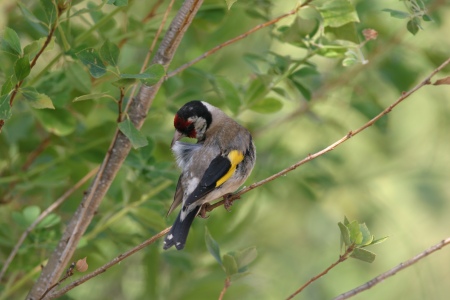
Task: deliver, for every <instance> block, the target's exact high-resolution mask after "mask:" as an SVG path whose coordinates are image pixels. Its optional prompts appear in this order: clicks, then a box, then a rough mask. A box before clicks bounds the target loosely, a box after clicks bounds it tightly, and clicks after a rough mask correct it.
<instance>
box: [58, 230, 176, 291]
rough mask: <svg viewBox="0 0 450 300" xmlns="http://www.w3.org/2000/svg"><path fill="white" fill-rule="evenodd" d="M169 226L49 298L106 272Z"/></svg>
mask: <svg viewBox="0 0 450 300" xmlns="http://www.w3.org/2000/svg"><path fill="white" fill-rule="evenodd" d="M170 228H172V227H168V228H166V229H164V230H163V231H161V232H159V233H158V234H156V235H154V236H152V237H151V238H149V239H148V240H146V241H145V242H143V243H141V244H140V245H138V246H136V247H134V248H132V249H130V250H128V251H127V252H125V253H122V254H120V255H119V256H117V257H116V258H114V259H113V260H111V261H110V262H108V263H107V264H104V265H103V266H101V267H100V268H98V269H96V270H95V271H93V272H92V273H89V274H87V275H85V276H83V277H81V278H80V279H78V280H75V281H73V282H72V283H70V284H69V285H67V286H65V287H64V288H62V289H60V290H58V291H56V292H54V293H52V294H50V299H53V298H56V297H61V296H62V295H64V294H65V293H67V292H68V291H70V290H71V289H73V288H75V287H77V286H79V285H80V284H82V283H84V282H86V281H88V280H89V279H91V278H94V277H95V276H97V275H99V274H101V273H104V272H106V270H108V269H109V268H111V267H112V266H114V265H116V264H118V263H120V262H121V261H122V260H124V259H125V258H127V257H129V256H131V255H133V254H134V253H136V252H138V251H139V250H141V249H143V248H145V247H147V246H148V245H151V244H153V243H154V242H156V240H158V239H159V238H161V237H163V236H164V235H166V234H167V233H168V232H169V231H170Z"/></svg>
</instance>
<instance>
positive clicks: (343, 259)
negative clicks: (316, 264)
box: [286, 244, 355, 300]
mask: <svg viewBox="0 0 450 300" xmlns="http://www.w3.org/2000/svg"><path fill="white" fill-rule="evenodd" d="M354 249H355V245H354V244H352V245H350V246H349V247H348V248H347V250H346V251H345V253H344V254H342V255H339V258H338V260H337V261H335V262H334V263H332V264H331V265H330V266H329V267H328V268H326V269H325V270H323V271H322V272H320V273H319V274H317V275H316V276H314V277H312V278H311V279H310V280H308V281H307V282H306V283H305V284H304V285H302V286H301V287H300V288H299V289H298V290H296V291H295V292H294V293H292V295H290V296H289V297H287V298H286V300H289V299H292V298H294V297H295V296H296V295H298V294H300V293H301V291H303V290H304V289H305V288H306V287H307V286H308V285H310V284H311V283H313V282H314V281H316V280H317V279H319V278H320V277H322V276H323V275H325V274H327V273H328V272H329V271H330V270H331V269H333V268H334V267H336V266H337V265H338V264H340V263H342V262H344V261H346V260H347V258H348V257H349V256H350V254H352V252H353V250H354Z"/></svg>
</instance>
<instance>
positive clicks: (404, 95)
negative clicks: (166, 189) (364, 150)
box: [207, 58, 450, 211]
mask: <svg viewBox="0 0 450 300" xmlns="http://www.w3.org/2000/svg"><path fill="white" fill-rule="evenodd" d="M449 63H450V58H448V59H447V60H446V61H445V62H443V63H442V64H441V65H440V66H439V67H437V68H436V69H435V70H433V72H431V74H430V75H428V76H427V77H426V78H425V79H424V80H422V82H420V83H419V84H418V85H416V86H415V87H413V88H412V89H411V90H409V91H408V92H404V93H402V95H401V96H400V97H399V98H398V99H397V101H395V102H394V103H393V104H391V105H390V106H389V107H387V108H386V109H385V110H383V111H382V112H381V113H379V114H378V115H377V116H376V117H374V118H373V119H372V120H370V121H369V122H367V123H366V124H364V125H363V126H361V127H360V128H358V129H356V130H353V131H349V132H348V133H347V134H346V135H345V136H344V137H342V138H341V139H339V140H338V141H336V142H334V143H333V144H331V145H330V146H328V147H326V148H324V149H322V150H320V151H318V152H316V153H314V154H309V155H308V156H307V157H306V158H304V159H302V160H301V161H299V162H297V163H295V164H293V165H292V166H290V167H288V168H286V169H284V170H282V171H280V172H278V173H276V174H274V175H272V176H269V177H267V178H266V179H263V180H261V181H259V182H256V183H253V184H252V185H250V186H248V187H246V188H243V189H242V190H240V191H239V192H237V193H236V194H234V195H233V196H231V197H229V198H228V199H227V200H228V201H230V202H233V201H235V200H237V199H239V198H240V196H241V195H243V194H245V193H247V192H249V191H251V190H253V189H255V188H257V187H259V186H261V185H263V184H266V183H268V182H270V181H272V180H274V179H277V178H278V177H280V176H283V175H285V174H287V173H289V172H291V171H293V170H295V169H297V168H298V167H299V166H301V165H303V164H305V163H307V162H309V161H311V160H313V159H315V158H317V157H319V156H321V155H323V154H325V153H328V152H330V151H332V150H334V149H335V148H336V147H337V146H339V145H341V144H342V143H344V142H345V141H347V140H349V139H350V138H351V137H353V136H355V135H357V134H358V133H360V132H361V131H363V130H365V129H367V128H368V127H370V126H372V125H373V124H374V123H375V122H376V121H378V120H379V119H381V118H382V117H383V116H385V115H387V114H388V113H390V112H391V111H392V109H394V108H395V107H396V106H397V105H399V104H400V103H401V102H402V101H403V100H405V99H406V98H408V97H409V96H411V95H412V94H413V93H415V92H416V91H417V90H419V89H420V88H422V87H423V86H425V85H429V84H430V83H431V82H430V80H431V78H432V77H433V76H434V75H436V73H438V72H440V71H441V70H442V69H443V68H444V67H445V66H447V65H448V64H449ZM224 203H225V200H221V201H219V202H217V203H215V204H213V205H210V206H209V207H207V211H212V210H213V209H215V208H216V207H218V206H221V205H223V204H224Z"/></svg>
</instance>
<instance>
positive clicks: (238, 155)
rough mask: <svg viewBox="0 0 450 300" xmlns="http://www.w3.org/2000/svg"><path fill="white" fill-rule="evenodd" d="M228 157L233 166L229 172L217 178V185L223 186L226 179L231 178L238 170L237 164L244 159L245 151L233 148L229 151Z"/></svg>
mask: <svg viewBox="0 0 450 300" xmlns="http://www.w3.org/2000/svg"><path fill="white" fill-rule="evenodd" d="M228 159H229V160H230V162H231V167H230V169H229V170H228V172H227V173H226V174H225V175H223V176H222V178H220V179H219V180H217V182H216V187H218V186H221V185H222V184H223V183H224V182H225V181H227V180H228V179H230V177H231V175H233V173H234V171H236V167H237V165H238V164H239V163H240V162H241V161H242V160H243V159H244V153H242V152H241V151H238V150H233V151H231V152H230V153H228Z"/></svg>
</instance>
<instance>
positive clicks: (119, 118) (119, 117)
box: [117, 86, 125, 123]
mask: <svg viewBox="0 0 450 300" xmlns="http://www.w3.org/2000/svg"><path fill="white" fill-rule="evenodd" d="M119 90H120V96H119V101H117V123H120V122H122V105H123V98H124V97H125V88H124V87H123V86H121V87H120V88H119Z"/></svg>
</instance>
